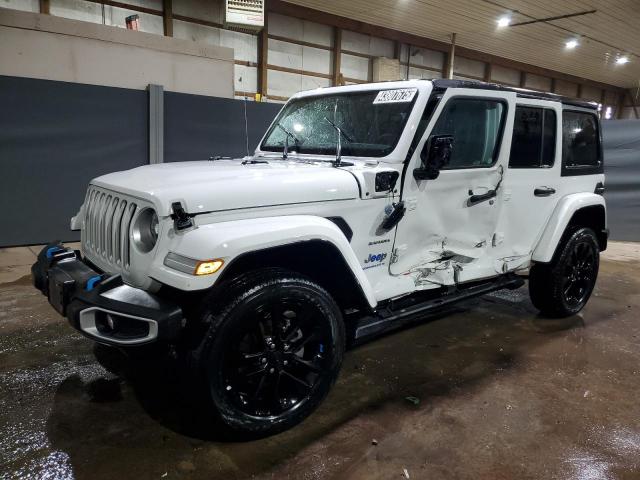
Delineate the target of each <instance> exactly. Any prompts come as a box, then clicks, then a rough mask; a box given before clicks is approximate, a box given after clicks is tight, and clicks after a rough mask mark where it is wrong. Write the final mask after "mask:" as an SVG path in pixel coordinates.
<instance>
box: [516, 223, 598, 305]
mask: <svg viewBox="0 0 640 480" xmlns="http://www.w3.org/2000/svg"><path fill="white" fill-rule="evenodd" d="M599 266H600V248H599V245H598V239H597V238H596V235H595V233H594V232H593V230H591V229H590V228H579V229H576V230H574V231H572V232H571V233H570V234H568V235H567V236H566V238H565V240H564V242H563V243H562V244H561V245H560V246H559V247H558V251H557V252H556V254H555V255H554V258H553V260H552V261H551V262H550V263H535V264H534V265H533V266H532V267H531V271H530V274H529V294H530V296H531V302H532V303H533V305H534V306H535V307H536V308H537V309H538V310H540V312H541V313H542V314H543V315H546V316H549V317H568V316H571V315H575V314H576V313H578V312H579V311H580V310H582V308H583V307H584V306H585V305H586V303H587V301H588V300H589V298H590V297H591V293H592V292H593V288H594V287H595V284H596V279H597V278H598V269H599Z"/></svg>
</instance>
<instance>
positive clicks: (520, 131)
mask: <svg viewBox="0 0 640 480" xmlns="http://www.w3.org/2000/svg"><path fill="white" fill-rule="evenodd" d="M555 152H556V112H554V111H553V110H550V109H543V108H538V107H516V115H515V119H514V121H513V138H512V140H511V153H510V155H509V167H510V168H541V167H542V168H548V167H552V166H553V161H554V157H555Z"/></svg>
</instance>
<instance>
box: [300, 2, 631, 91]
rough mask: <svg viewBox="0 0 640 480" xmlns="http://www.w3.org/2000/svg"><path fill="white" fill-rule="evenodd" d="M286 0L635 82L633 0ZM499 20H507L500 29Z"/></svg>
mask: <svg viewBox="0 0 640 480" xmlns="http://www.w3.org/2000/svg"><path fill="white" fill-rule="evenodd" d="M288 1H289V3H294V4H297V5H301V6H305V7H309V8H314V9H316V10H321V11H324V12H327V13H332V14H335V15H340V16H343V17H347V18H351V19H354V20H359V21H361V22H366V23H370V24H373V25H380V26H384V27H387V28H392V29H395V30H400V31H403V32H406V33H411V34H414V35H419V36H422V37H427V38H432V39H434V40H439V41H443V42H450V39H451V33H453V32H455V33H456V44H457V45H460V46H463V47H467V48H471V49H474V50H479V51H481V52H485V53H490V54H493V55H497V56H500V57H505V58H508V59H512V60H516V61H519V62H524V63H528V64H531V65H536V66H540V67H545V68H548V69H551V70H556V71H559V72H564V73H567V74H571V75H575V76H578V77H582V78H587V79H591V80H596V81H599V82H603V83H608V84H612V85H618V86H621V87H629V88H630V87H638V86H639V82H640V1H639V0H561V1H558V0H496V1H494V0H447V1H441V0H349V1H343V0H288ZM591 10H595V12H593V13H583V14H581V15H577V16H572V17H569V18H561V19H556V20H548V21H542V22H534V23H528V24H523V25H517V24H519V23H524V22H531V21H533V20H540V19H548V18H550V17H559V16H566V15H571V14H576V13H581V12H589V11H591ZM501 17H507V18H508V19H509V22H510V24H509V25H508V26H503V27H500V26H499V25H498V20H499V19H500V18H501ZM571 40H574V41H577V45H576V46H575V47H574V48H568V47H567V46H566V44H567V42H569V41H571ZM570 45H571V44H570ZM621 57H627V59H628V63H618V59H620V58H621ZM621 61H624V60H621Z"/></svg>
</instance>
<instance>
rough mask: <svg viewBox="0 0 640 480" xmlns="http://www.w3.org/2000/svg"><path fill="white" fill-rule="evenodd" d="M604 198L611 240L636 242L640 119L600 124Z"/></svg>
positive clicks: (639, 229)
mask: <svg viewBox="0 0 640 480" xmlns="http://www.w3.org/2000/svg"><path fill="white" fill-rule="evenodd" d="M602 130H603V132H602V133H603V142H604V165H605V172H604V173H605V184H606V192H605V198H606V200H607V213H608V221H609V230H610V231H611V239H613V240H625V241H634V242H637V241H640V120H609V121H606V122H604V123H603V129H602Z"/></svg>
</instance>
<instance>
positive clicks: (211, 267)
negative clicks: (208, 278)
mask: <svg viewBox="0 0 640 480" xmlns="http://www.w3.org/2000/svg"><path fill="white" fill-rule="evenodd" d="M223 263H224V262H223V261H222V260H220V259H215V260H204V261H202V262H198V263H197V264H196V268H195V270H194V272H193V274H194V275H211V274H212V273H216V272H217V271H218V270H220V268H221V267H222V264H223Z"/></svg>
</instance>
